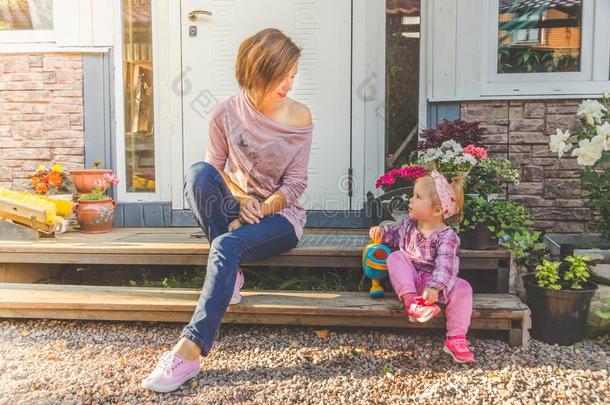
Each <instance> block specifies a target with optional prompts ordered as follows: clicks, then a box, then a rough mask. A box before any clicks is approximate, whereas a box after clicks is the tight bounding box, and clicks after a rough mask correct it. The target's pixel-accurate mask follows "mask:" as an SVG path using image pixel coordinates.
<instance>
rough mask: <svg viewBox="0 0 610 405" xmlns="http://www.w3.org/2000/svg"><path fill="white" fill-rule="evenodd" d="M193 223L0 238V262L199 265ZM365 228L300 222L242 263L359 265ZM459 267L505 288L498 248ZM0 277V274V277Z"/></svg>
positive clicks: (199, 244) (205, 247)
mask: <svg viewBox="0 0 610 405" xmlns="http://www.w3.org/2000/svg"><path fill="white" fill-rule="evenodd" d="M199 235H200V230H199V228H117V229H114V230H113V231H112V232H109V233H104V234H83V233H80V232H68V233H64V234H61V235H58V236H57V237H55V238H46V239H45V238H43V239H40V240H39V241H24V242H17V241H8V242H2V241H0V263H21V264H24V263H44V264H59V263H61V264H89V265H94V264H105V265H113V264H117V265H185V266H188V265H204V264H205V263H206V262H207V258H208V252H209V250H210V244H209V243H208V241H207V240H206V239H205V238H201V237H198V236H199ZM369 242H370V241H369V237H368V229H321V228H306V229H305V233H304V235H303V238H302V239H301V240H300V241H299V244H298V246H297V247H295V248H294V249H291V250H290V251H287V252H284V253H282V254H280V255H277V256H275V257H272V258H270V259H267V260H262V261H258V262H256V263H242V264H244V265H246V266H247V265H259V266H295V267H327V268H346V269H354V268H359V267H361V260H362V248H363V247H364V246H366V244H368V243H369ZM458 254H459V256H460V259H461V260H460V267H461V269H476V270H483V271H495V272H497V288H496V291H497V292H508V291H509V288H508V286H509V279H510V278H511V276H512V275H511V274H510V273H511V271H513V269H512V268H511V263H510V262H511V260H510V258H511V254H510V252H509V251H507V250H504V249H497V250H464V249H461V250H460V251H459V252H458ZM0 280H1V278H0Z"/></svg>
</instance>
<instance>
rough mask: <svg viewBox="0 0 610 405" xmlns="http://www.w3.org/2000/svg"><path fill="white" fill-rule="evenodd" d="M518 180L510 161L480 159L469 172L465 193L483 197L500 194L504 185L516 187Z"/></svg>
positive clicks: (518, 177)
mask: <svg viewBox="0 0 610 405" xmlns="http://www.w3.org/2000/svg"><path fill="white" fill-rule="evenodd" d="M520 179H521V177H520V175H519V170H517V169H515V168H513V166H512V163H511V161H510V160H508V159H504V158H500V159H482V160H480V161H479V163H478V164H477V165H476V166H475V167H473V168H472V170H471V171H470V173H469V175H468V181H467V183H466V191H467V192H468V193H476V194H481V195H483V196H489V195H491V194H500V193H502V192H503V191H504V186H505V185H506V184H516V185H518V184H519V181H520Z"/></svg>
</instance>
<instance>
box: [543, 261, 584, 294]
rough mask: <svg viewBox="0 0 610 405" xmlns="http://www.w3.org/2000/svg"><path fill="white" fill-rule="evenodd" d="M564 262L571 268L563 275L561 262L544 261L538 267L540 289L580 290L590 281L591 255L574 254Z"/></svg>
mask: <svg viewBox="0 0 610 405" xmlns="http://www.w3.org/2000/svg"><path fill="white" fill-rule="evenodd" d="M563 260H564V262H567V263H569V267H568V269H567V270H566V271H564V272H563V274H562V273H561V271H560V267H561V262H558V261H551V260H548V259H546V258H545V259H542V263H541V264H539V265H537V266H536V272H535V273H534V274H535V277H536V282H537V284H538V285H539V286H540V287H544V288H551V289H553V290H562V289H563V290H568V289H572V290H580V289H582V286H583V284H584V283H585V282H586V281H587V280H588V279H589V276H590V271H589V270H590V269H589V264H588V262H589V261H590V260H591V257H590V256H589V255H579V254H573V255H571V256H566V257H565V258H564V259H563Z"/></svg>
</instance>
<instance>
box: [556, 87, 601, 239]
mask: <svg viewBox="0 0 610 405" xmlns="http://www.w3.org/2000/svg"><path fill="white" fill-rule="evenodd" d="M609 106H610V100H609V98H608V95H607V94H604V97H603V99H602V102H601V103H600V102H599V101H597V100H584V101H583V102H582V103H581V104H580V106H579V108H578V113H577V115H578V116H579V117H581V125H580V126H579V127H577V128H575V129H573V130H572V131H571V133H570V131H565V132H564V131H562V130H561V129H557V130H556V134H555V135H551V137H550V141H549V147H550V150H551V151H552V152H556V153H557V154H558V156H559V157H560V158H561V157H563V156H564V155H565V154H566V153H567V152H569V151H570V150H571V151H572V152H571V155H572V156H575V157H577V160H576V162H577V163H578V165H580V166H581V167H582V171H581V174H580V180H581V188H582V190H583V191H584V192H585V193H586V195H587V197H588V199H589V207H590V208H591V211H592V214H593V215H592V218H593V223H592V225H593V229H594V230H597V231H599V232H600V233H601V234H602V236H603V237H605V238H606V239H608V240H610V112H609V111H608V110H609V109H610V107H609Z"/></svg>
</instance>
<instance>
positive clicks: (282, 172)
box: [205, 91, 313, 239]
mask: <svg viewBox="0 0 610 405" xmlns="http://www.w3.org/2000/svg"><path fill="white" fill-rule="evenodd" d="M312 134H313V125H310V126H308V127H303V128H295V127H288V126H285V125H282V124H280V123H278V122H276V121H274V120H272V119H271V118H269V117H267V116H265V115H264V114H262V113H261V112H260V111H259V110H257V109H256V108H255V107H254V106H253V105H252V103H251V102H250V100H248V98H247V97H246V95H245V93H244V92H243V91H242V92H240V93H239V94H237V95H234V96H232V97H230V98H228V99H226V100H222V101H220V102H218V103H217V104H216V106H215V107H214V109H213V110H212V112H211V116H210V130H209V139H208V148H207V153H206V158H205V160H206V162H208V163H210V164H211V165H213V166H214V167H216V169H218V170H219V171H221V172H223V171H224V173H226V174H227V175H228V176H229V178H230V179H231V180H232V181H233V182H234V183H235V184H236V185H237V186H239V188H241V189H242V190H244V191H245V192H246V193H247V194H249V195H252V196H253V197H255V198H257V199H258V200H259V201H261V202H262V201H264V200H266V199H267V198H268V197H269V196H270V195H271V194H273V193H275V192H276V191H277V190H281V191H282V193H283V194H284V196H285V197H286V202H287V205H286V207H285V208H283V209H281V210H280V211H278V212H277V213H278V214H281V215H283V216H284V217H286V219H288V221H290V223H291V224H292V225H293V226H294V231H295V234H296V236H297V238H298V239H301V236H302V235H303V227H304V226H305V221H306V219H307V217H306V212H305V209H304V208H303V206H302V205H301V204H300V203H299V201H298V199H299V197H300V196H301V195H302V194H303V192H304V191H305V189H306V188H307V166H308V164H309V154H310V151H311V140H312Z"/></svg>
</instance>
